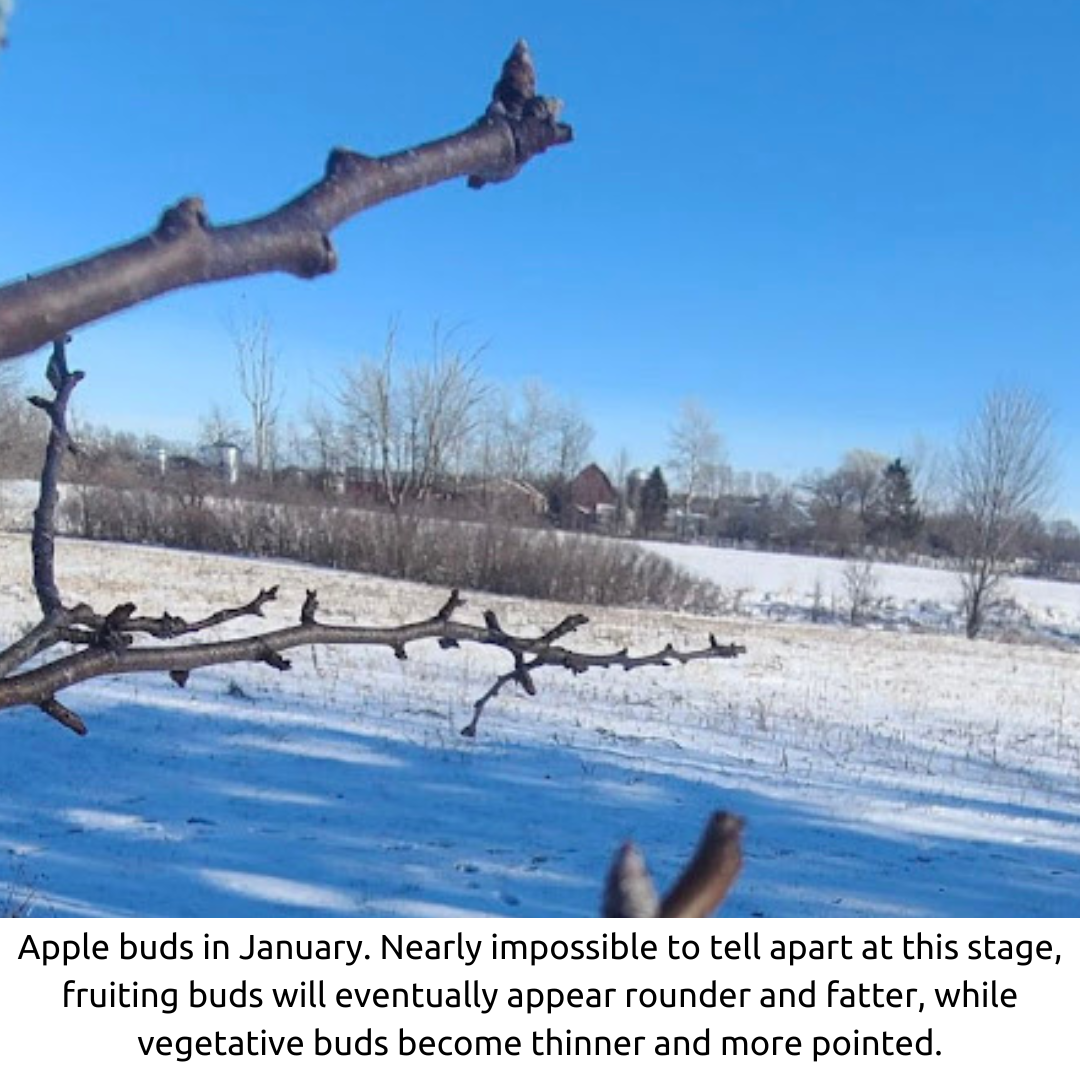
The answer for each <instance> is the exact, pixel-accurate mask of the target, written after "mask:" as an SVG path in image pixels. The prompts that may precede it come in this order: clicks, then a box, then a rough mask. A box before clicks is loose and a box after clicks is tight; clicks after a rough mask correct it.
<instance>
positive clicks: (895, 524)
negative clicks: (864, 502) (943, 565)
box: [877, 458, 923, 545]
mask: <svg viewBox="0 0 1080 1080" xmlns="http://www.w3.org/2000/svg"><path fill="white" fill-rule="evenodd" d="M880 506H881V514H880V522H879V527H878V530H877V532H878V535H879V536H880V537H881V539H883V540H884V541H885V543H887V544H893V545H897V544H911V543H913V542H914V541H915V539H916V538H917V537H918V535H919V532H920V531H921V530H922V527H923V515H922V512H921V511H920V510H919V500H918V499H917V498H916V496H915V486H914V484H913V483H912V476H911V470H910V469H909V468H908V467H907V465H906V464H905V463H904V461H903V460H902V459H901V458H895V459H894V460H892V461H890V462H889V464H888V465H886V466H885V471H884V473H883V474H882V483H881V502H880Z"/></svg>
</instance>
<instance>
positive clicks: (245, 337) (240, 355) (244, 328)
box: [229, 316, 282, 477]
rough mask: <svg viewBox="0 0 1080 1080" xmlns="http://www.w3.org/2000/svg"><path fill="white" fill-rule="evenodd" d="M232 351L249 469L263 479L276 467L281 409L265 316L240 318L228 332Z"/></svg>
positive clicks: (276, 364)
mask: <svg viewBox="0 0 1080 1080" xmlns="http://www.w3.org/2000/svg"><path fill="white" fill-rule="evenodd" d="M229 332H230V334H231V336H232V341H233V348H234V349H235V351H236V378H237V382H238V383H239V385H240V396H241V397H242V398H243V399H244V401H245V403H246V404H247V408H248V419H249V422H250V446H251V456H252V465H253V466H254V467H255V472H256V473H257V474H258V475H259V476H260V477H263V476H266V475H267V474H269V473H271V472H272V471H273V470H274V467H275V465H276V464H277V438H278V413H279V412H280V409H281V396H282V389H281V384H280V376H279V373H278V372H279V368H280V366H281V365H280V362H279V360H278V355H277V351H276V350H275V348H274V343H273V334H272V332H271V328H270V320H269V319H268V318H267V317H266V316H258V317H254V316H242V317H240V318H238V319H235V320H233V323H232V326H231V327H230V329H229Z"/></svg>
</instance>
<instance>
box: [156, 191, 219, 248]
mask: <svg viewBox="0 0 1080 1080" xmlns="http://www.w3.org/2000/svg"><path fill="white" fill-rule="evenodd" d="M209 227H210V219H209V217H208V216H207V213H206V206H205V204H204V203H203V201H202V199H200V198H199V197H198V196H190V197H188V198H186V199H181V200H180V201H179V202H178V203H177V204H176V205H175V206H170V207H169V208H168V209H167V210H166V211H165V212H164V213H163V214H162V215H161V219H160V220H159V221H158V226H157V228H156V229H155V230H154V236H155V237H157V239H159V240H164V241H166V242H168V241H172V240H177V239H179V238H180V237H182V236H185V235H187V234H190V233H192V232H193V231H195V230H199V231H205V230H206V229H208V228H209Z"/></svg>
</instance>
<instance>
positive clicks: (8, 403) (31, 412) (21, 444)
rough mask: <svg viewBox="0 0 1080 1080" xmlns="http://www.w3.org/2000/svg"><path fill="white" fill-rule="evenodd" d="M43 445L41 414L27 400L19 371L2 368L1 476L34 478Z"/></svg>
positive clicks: (0, 393)
mask: <svg viewBox="0 0 1080 1080" xmlns="http://www.w3.org/2000/svg"><path fill="white" fill-rule="evenodd" d="M43 445H44V439H43V438H42V435H41V430H40V423H39V420H38V415H37V410H36V409H34V408H33V407H32V406H31V405H30V404H29V403H28V402H27V400H26V396H25V394H24V392H23V387H22V383H21V381H20V379H19V368H18V367H17V366H16V365H14V364H11V365H9V366H8V367H7V368H5V367H3V366H2V365H0V476H6V477H28V476H32V475H33V474H34V472H35V471H36V470H37V469H38V467H39V464H40V461H41V450H42V447H43Z"/></svg>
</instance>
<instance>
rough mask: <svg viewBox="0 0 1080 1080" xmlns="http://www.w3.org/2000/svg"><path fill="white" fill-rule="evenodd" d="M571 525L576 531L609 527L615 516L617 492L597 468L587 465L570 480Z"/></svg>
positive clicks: (617, 503)
mask: <svg viewBox="0 0 1080 1080" xmlns="http://www.w3.org/2000/svg"><path fill="white" fill-rule="evenodd" d="M569 495H570V498H569V510H570V524H571V525H572V526H573V527H574V528H578V529H606V528H610V527H611V525H612V524H613V522H614V521H615V517H616V515H617V513H618V505H619V493H618V492H617V491H616V490H615V485H614V484H612V482H611V481H610V480H609V479H608V476H607V473H605V472H604V470H603V469H601V468H600V466H599V465H597V464H595V463H593V464H590V465H586V466H585V468H584V469H582V470H581V472H579V473H578V474H577V476H575V477H574V479H573V480H571V481H570V492H569Z"/></svg>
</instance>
